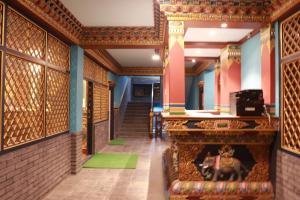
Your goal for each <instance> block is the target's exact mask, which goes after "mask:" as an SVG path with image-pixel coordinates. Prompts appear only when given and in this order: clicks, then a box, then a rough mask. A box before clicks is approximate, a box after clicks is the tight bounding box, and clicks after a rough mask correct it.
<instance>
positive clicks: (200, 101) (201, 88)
mask: <svg viewBox="0 0 300 200" xmlns="http://www.w3.org/2000/svg"><path fill="white" fill-rule="evenodd" d="M198 92H199V97H198V109H199V110H203V109H204V81H199V82H198Z"/></svg>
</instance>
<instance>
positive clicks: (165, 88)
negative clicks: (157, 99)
mask: <svg viewBox="0 0 300 200" xmlns="http://www.w3.org/2000/svg"><path fill="white" fill-rule="evenodd" d="M163 65H164V68H163V77H162V79H163V107H164V110H165V111H169V49H168V48H165V55H164V63H163Z"/></svg>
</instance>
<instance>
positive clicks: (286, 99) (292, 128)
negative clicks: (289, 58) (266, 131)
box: [281, 59, 300, 154]
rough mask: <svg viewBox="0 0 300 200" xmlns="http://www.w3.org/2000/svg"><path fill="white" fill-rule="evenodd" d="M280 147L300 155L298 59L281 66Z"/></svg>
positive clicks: (299, 70) (299, 60) (299, 78)
mask: <svg viewBox="0 0 300 200" xmlns="http://www.w3.org/2000/svg"><path fill="white" fill-rule="evenodd" d="M281 87H282V88H281V89H282V140H281V143H282V147H283V148H285V149H288V150H291V151H293V152H296V153H299V154H300V59H298V60H296V61H294V62H290V63H286V64H282V86H281Z"/></svg>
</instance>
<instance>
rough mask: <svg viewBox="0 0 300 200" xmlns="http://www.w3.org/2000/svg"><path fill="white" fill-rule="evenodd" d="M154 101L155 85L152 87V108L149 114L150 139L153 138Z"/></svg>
mask: <svg viewBox="0 0 300 200" xmlns="http://www.w3.org/2000/svg"><path fill="white" fill-rule="evenodd" d="M153 101H154V84H153V83H152V86H151V108H150V113H149V120H150V122H149V137H150V138H152V137H153Z"/></svg>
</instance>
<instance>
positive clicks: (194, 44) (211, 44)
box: [184, 42, 240, 49]
mask: <svg viewBox="0 0 300 200" xmlns="http://www.w3.org/2000/svg"><path fill="white" fill-rule="evenodd" d="M229 44H233V45H240V43H239V42H184V48H216V49H223V48H224V47H226V46H227V45H229Z"/></svg>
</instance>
